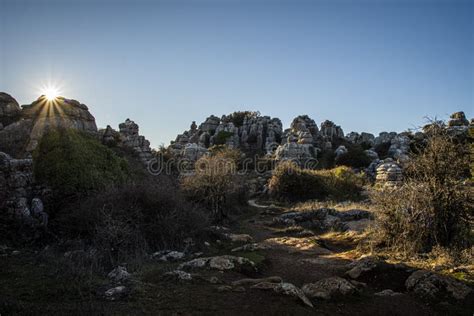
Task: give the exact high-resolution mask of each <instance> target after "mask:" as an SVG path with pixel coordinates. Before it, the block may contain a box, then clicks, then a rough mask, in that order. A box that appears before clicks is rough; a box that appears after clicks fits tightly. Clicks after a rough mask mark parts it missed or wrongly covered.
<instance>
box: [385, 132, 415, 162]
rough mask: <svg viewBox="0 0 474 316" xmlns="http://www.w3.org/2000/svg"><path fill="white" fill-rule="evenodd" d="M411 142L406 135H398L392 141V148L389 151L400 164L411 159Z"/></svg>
mask: <svg viewBox="0 0 474 316" xmlns="http://www.w3.org/2000/svg"><path fill="white" fill-rule="evenodd" d="M410 141H411V140H410V138H409V137H408V136H407V135H404V134H398V135H396V136H395V137H393V138H392V139H391V141H390V144H391V145H390V148H389V149H388V154H389V156H390V157H392V158H393V159H395V160H397V161H399V162H405V161H407V160H408V159H409V158H408V153H409V151H410Z"/></svg>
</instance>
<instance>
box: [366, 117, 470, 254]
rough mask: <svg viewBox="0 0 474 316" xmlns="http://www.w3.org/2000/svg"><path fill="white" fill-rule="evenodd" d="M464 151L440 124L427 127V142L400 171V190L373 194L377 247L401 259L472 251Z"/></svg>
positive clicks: (467, 169)
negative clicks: (440, 250)
mask: <svg viewBox="0 0 474 316" xmlns="http://www.w3.org/2000/svg"><path fill="white" fill-rule="evenodd" d="M468 148H469V147H468V146H467V144H465V143H462V142H459V141H458V140H457V139H456V138H453V137H451V136H450V135H449V134H448V133H447V131H446V129H445V128H444V127H443V126H442V125H441V124H439V123H434V124H433V125H432V126H431V127H430V129H429V138H428V139H427V142H426V143H425V144H424V145H423V148H419V152H418V154H415V155H413V156H412V157H411V160H410V162H409V163H408V164H407V166H406V168H405V181H404V183H403V185H402V186H401V187H399V188H397V189H393V190H385V191H375V192H373V194H372V198H373V200H374V202H375V204H376V205H377V207H378V216H377V230H376V234H375V239H376V240H378V241H380V243H381V245H384V246H386V247H389V248H391V249H394V250H397V251H402V252H404V253H406V254H414V253H420V252H429V251H431V250H432V249H433V247H435V246H440V247H445V248H450V249H452V250H453V251H454V252H458V251H459V250H461V249H465V248H468V247H470V246H471V245H472V241H473V240H472V231H471V230H472V218H473V198H472V197H473V188H472V186H471V185H470V184H469V183H468V182H467V181H466V180H467V179H468V178H469V153H468Z"/></svg>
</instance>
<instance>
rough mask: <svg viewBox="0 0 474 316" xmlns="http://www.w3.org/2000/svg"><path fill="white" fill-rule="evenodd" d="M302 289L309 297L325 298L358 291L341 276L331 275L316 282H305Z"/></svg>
mask: <svg viewBox="0 0 474 316" xmlns="http://www.w3.org/2000/svg"><path fill="white" fill-rule="evenodd" d="M301 289H302V290H303V292H304V294H305V295H306V296H307V297H309V298H316V299H323V300H329V299H331V298H334V297H338V296H344V295H350V294H354V293H356V292H357V289H356V287H355V286H354V285H353V284H352V283H350V282H349V281H347V280H346V279H343V278H340V277H331V278H326V279H322V280H319V281H318V282H316V283H309V284H305V285H303V287H302V288H301Z"/></svg>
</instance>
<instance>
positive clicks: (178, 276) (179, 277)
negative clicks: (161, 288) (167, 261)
mask: <svg viewBox="0 0 474 316" xmlns="http://www.w3.org/2000/svg"><path fill="white" fill-rule="evenodd" d="M163 279H165V280H175V281H191V280H192V279H193V277H192V275H191V274H190V273H188V272H185V271H181V270H173V271H170V272H166V273H165V274H163Z"/></svg>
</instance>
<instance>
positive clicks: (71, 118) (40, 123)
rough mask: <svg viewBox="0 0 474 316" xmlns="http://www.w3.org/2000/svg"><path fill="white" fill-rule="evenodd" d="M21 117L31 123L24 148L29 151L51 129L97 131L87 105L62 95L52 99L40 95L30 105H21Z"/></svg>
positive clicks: (94, 132) (93, 132)
mask: <svg viewBox="0 0 474 316" xmlns="http://www.w3.org/2000/svg"><path fill="white" fill-rule="evenodd" d="M22 117H23V118H24V119H27V120H28V119H29V120H31V121H32V123H33V125H32V127H31V131H30V135H29V143H28V145H27V148H26V150H27V151H29V152H31V151H33V150H34V149H35V148H36V146H37V145H38V142H39V140H40V139H41V137H43V135H45V134H46V133H47V132H48V131H50V130H51V129H58V128H59V129H60V128H65V129H70V128H72V129H77V130H79V131H83V132H87V133H92V134H96V133H97V126H96V124H95V118H94V117H93V116H92V114H91V113H90V112H89V109H88V108H87V106H86V105H85V104H82V103H80V102H78V101H76V100H72V99H66V98H63V97H58V98H57V99H56V100H54V101H48V100H46V98H45V97H40V98H39V99H38V100H36V101H35V102H33V103H31V104H30V105H24V106H23V109H22Z"/></svg>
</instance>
